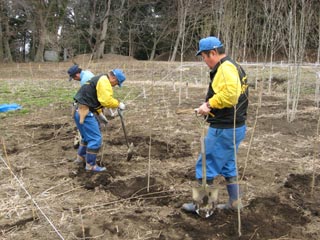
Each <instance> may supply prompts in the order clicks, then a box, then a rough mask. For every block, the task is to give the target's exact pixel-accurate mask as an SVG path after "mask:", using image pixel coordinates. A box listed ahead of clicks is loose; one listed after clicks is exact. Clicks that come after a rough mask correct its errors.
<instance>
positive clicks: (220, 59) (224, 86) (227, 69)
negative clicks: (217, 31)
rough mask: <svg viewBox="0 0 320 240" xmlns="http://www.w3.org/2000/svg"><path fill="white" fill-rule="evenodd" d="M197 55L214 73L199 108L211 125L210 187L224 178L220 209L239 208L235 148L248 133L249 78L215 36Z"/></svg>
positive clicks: (201, 44)
mask: <svg viewBox="0 0 320 240" xmlns="http://www.w3.org/2000/svg"><path fill="white" fill-rule="evenodd" d="M196 55H197V56H199V55H201V57H202V59H203V60H204V62H205V63H206V64H207V66H208V67H209V68H210V70H211V72H210V83H209V87H208V92H207V96H206V98H205V102H204V103H203V104H202V105H201V106H199V108H198V109H197V112H198V113H199V114H201V115H203V116H205V117H206V121H207V122H208V123H209V124H210V127H209V129H208V133H207V136H206V137H205V147H206V169H207V172H206V176H207V184H208V185H212V184H213V180H214V178H215V177H216V176H218V175H222V176H223V177H224V178H225V180H226V182H227V191H228V194H229V201H228V202H227V203H226V204H219V205H218V206H217V207H218V208H220V209H238V208H240V207H241V202H240V198H239V185H238V182H237V168H236V162H235V153H234V149H235V148H236V150H238V147H239V144H240V142H241V141H242V140H243V139H244V138H245V133H246V124H245V121H246V116H247V108H248V85H247V76H246V73H245V72H244V70H243V69H242V68H241V66H240V65H239V64H237V63H236V62H234V61H233V60H232V59H231V58H230V57H228V56H227V55H226V53H225V49H224V47H223V44H222V43H221V42H220V40H219V39H218V38H216V37H207V38H203V39H201V40H200V42H199V51H198V52H197V54H196ZM234 134H235V136H234ZM234 137H235V138H234ZM234 143H235V146H234ZM196 179H197V180H198V182H199V183H200V184H201V182H202V157H201V154H200V156H199V158H198V161H197V163H196ZM182 208H183V209H184V210H185V211H187V212H196V210H197V209H196V208H197V205H196V204H195V203H186V204H183V206H182Z"/></svg>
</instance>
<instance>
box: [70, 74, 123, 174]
mask: <svg viewBox="0 0 320 240" xmlns="http://www.w3.org/2000/svg"><path fill="white" fill-rule="evenodd" d="M125 80H126V77H125V75H124V73H123V72H122V71H121V70H120V69H114V70H112V71H111V72H109V73H108V74H106V75H99V76H95V77H93V78H91V79H90V80H89V81H87V82H86V83H85V84H84V85H83V86H82V87H81V88H80V89H79V91H78V92H77V94H76V95H75V97H74V100H75V103H76V105H77V110H76V111H75V113H74V120H75V123H76V125H77V128H78V129H79V131H80V133H81V136H82V140H81V144H80V146H79V149H78V158H79V159H82V160H83V161H84V160H85V161H86V167H85V169H86V170H87V171H93V172H102V171H105V170H106V168H105V167H100V166H98V165H97V163H96V159H97V153H98V152H99V149H100V147H101V144H102V135H101V132H100V129H99V123H98V120H97V118H96V117H95V115H98V116H102V114H101V113H102V109H103V107H106V108H119V109H120V110H124V109H125V105H124V104H123V103H122V102H119V101H118V100H117V99H115V98H113V89H112V87H114V86H116V85H118V86H119V87H121V85H122V84H123V82H124V81H125Z"/></svg>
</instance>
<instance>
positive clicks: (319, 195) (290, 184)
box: [284, 174, 320, 216]
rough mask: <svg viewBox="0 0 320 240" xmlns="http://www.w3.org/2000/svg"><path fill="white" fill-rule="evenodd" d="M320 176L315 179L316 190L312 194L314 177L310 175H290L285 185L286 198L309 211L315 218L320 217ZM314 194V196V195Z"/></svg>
mask: <svg viewBox="0 0 320 240" xmlns="http://www.w3.org/2000/svg"><path fill="white" fill-rule="evenodd" d="M319 183H320V176H316V177H315V179H314V185H315V187H314V189H313V192H312V188H311V185H312V175H310V174H290V175H289V177H288V178H287V181H286V182H285V184H284V187H285V188H284V191H286V194H285V195H286V196H287V198H288V199H292V201H293V202H294V203H295V204H296V205H297V206H299V207H301V208H302V209H304V210H308V211H310V212H311V214H312V215H314V216H320V192H319ZM312 194H313V195H312Z"/></svg>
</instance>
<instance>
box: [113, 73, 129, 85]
mask: <svg viewBox="0 0 320 240" xmlns="http://www.w3.org/2000/svg"><path fill="white" fill-rule="evenodd" d="M112 72H113V74H114V75H115V76H116V78H117V80H118V85H119V87H121V85H122V83H123V82H124V80H126V76H125V75H124V73H123V72H122V70H120V69H113V70H112Z"/></svg>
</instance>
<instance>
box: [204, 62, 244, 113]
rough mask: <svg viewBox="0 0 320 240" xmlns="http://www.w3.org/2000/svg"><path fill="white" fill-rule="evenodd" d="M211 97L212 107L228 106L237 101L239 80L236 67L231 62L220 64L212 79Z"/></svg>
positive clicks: (239, 86)
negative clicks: (212, 93)
mask: <svg viewBox="0 0 320 240" xmlns="http://www.w3.org/2000/svg"><path fill="white" fill-rule="evenodd" d="M211 86H212V89H213V91H214V93H215V94H214V95H213V97H211V98H210V99H209V104H210V106H211V107H212V108H218V109H221V108H230V107H233V106H235V105H236V104H237V103H238V99H239V96H240V94H241V82H240V78H239V73H238V69H237V67H236V66H234V65H233V64H232V63H231V62H229V61H226V62H224V63H222V64H221V66H220V67H219V68H218V71H217V73H216V75H215V77H214V80H213V81H212V85H211Z"/></svg>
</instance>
